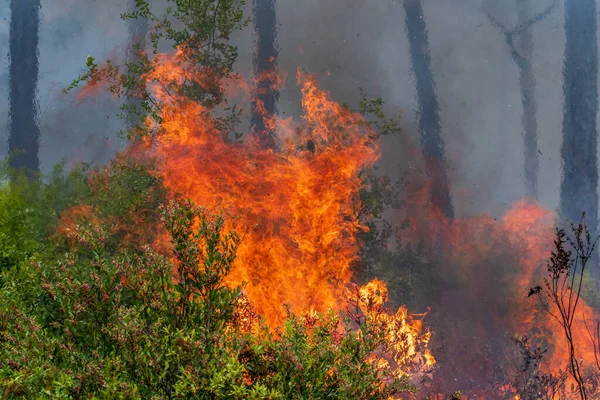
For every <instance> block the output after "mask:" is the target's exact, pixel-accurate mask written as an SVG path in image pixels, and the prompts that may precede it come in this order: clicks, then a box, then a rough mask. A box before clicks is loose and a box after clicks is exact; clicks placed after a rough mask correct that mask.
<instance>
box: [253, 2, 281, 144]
mask: <svg viewBox="0 0 600 400" xmlns="http://www.w3.org/2000/svg"><path fill="white" fill-rule="evenodd" d="M252 14H253V19H254V31H255V33H256V38H257V39H256V52H255V54H254V71H255V74H256V78H257V91H256V93H255V94H254V101H253V104H252V118H251V123H252V126H253V127H254V137H255V138H256V140H257V141H258V143H259V144H260V146H261V147H264V148H273V147H274V146H275V139H274V132H273V131H272V129H271V128H270V127H269V126H268V124H267V121H266V119H267V118H268V116H272V115H275V114H276V113H277V100H278V99H279V91H278V89H277V80H276V68H277V56H278V54H279V51H278V49H277V46H276V38H277V15H276V14H275V0H254V1H253V4H252Z"/></svg>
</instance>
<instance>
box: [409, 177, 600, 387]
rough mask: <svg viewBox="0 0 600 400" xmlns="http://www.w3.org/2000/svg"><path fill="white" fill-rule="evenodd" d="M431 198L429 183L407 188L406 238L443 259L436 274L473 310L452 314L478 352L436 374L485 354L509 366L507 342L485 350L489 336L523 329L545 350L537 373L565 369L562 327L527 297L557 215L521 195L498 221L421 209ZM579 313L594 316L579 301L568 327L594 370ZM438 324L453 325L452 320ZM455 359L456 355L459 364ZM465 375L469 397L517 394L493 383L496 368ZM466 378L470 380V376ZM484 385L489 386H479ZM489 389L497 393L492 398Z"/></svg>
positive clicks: (451, 375) (451, 376)
mask: <svg viewBox="0 0 600 400" xmlns="http://www.w3.org/2000/svg"><path fill="white" fill-rule="evenodd" d="M428 196H429V187H428V186H427V185H421V186H415V187H414V188H412V191H411V196H410V197H409V203H410V206H409V211H408V213H409V214H408V215H409V223H410V224H409V226H410V230H409V232H408V236H411V235H412V237H409V240H412V241H417V242H418V241H419V240H421V239H425V241H426V242H428V243H429V244H430V246H431V248H432V250H431V251H432V252H433V253H435V254H437V256H438V257H440V261H439V262H440V263H441V265H440V267H439V270H440V274H442V276H444V277H447V278H448V279H450V280H451V282H455V284H458V285H459V287H461V292H459V293H458V295H459V296H464V299H466V300H463V301H465V305H463V304H461V303H458V302H457V304H456V305H455V307H457V308H462V307H465V306H466V307H470V308H473V311H471V312H472V313H474V315H463V314H461V311H460V310H454V311H452V313H455V314H456V315H460V316H461V318H469V319H470V320H471V321H472V322H470V324H471V325H470V330H469V331H467V332H466V333H465V334H466V335H469V337H470V339H471V340H472V341H473V343H472V344H471V345H470V350H471V351H472V352H473V353H480V354H479V355H478V356H474V357H473V356H471V357H461V356H458V357H456V356H450V357H451V358H453V359H452V360H442V361H441V362H442V367H443V366H444V362H446V363H448V362H451V363H454V364H452V365H453V366H451V367H448V368H452V369H453V370H454V371H450V372H449V371H448V370H440V371H439V374H438V378H439V377H440V374H441V375H444V374H448V376H447V377H446V379H447V380H449V381H450V380H452V381H454V380H455V378H456V376H457V375H458V374H461V372H460V371H462V370H467V369H468V364H469V363H470V361H469V360H471V359H472V358H475V359H477V358H479V359H484V360H486V361H485V362H486V363H488V364H491V365H502V363H506V362H507V359H506V354H508V353H509V352H510V346H511V343H510V341H509V340H505V341H504V342H505V348H504V349H502V348H496V350H493V349H492V350H489V349H488V347H490V346H491V345H490V343H493V342H494V341H495V342H496V343H498V342H499V341H498V339H497V337H498V336H502V335H504V336H505V337H507V338H508V337H509V335H512V334H513V333H515V332H517V333H519V334H521V335H524V334H527V335H529V336H530V337H532V339H535V341H536V343H540V344H541V345H542V346H544V347H547V348H548V352H547V353H545V354H544V358H543V362H542V366H541V372H542V373H551V374H554V375H555V376H557V375H559V374H561V373H564V371H566V370H567V364H568V361H569V348H568V345H567V342H566V340H565V338H564V332H563V328H562V326H561V325H560V324H559V323H558V322H557V321H556V320H555V319H554V318H553V317H551V316H549V315H548V313H547V312H546V310H545V309H544V308H543V307H542V306H541V304H540V303H539V301H538V300H537V299H536V298H528V292H529V289H530V288H532V287H534V286H536V285H538V284H540V283H541V281H542V279H543V278H544V277H545V276H546V275H547V271H546V263H547V260H548V258H549V257H550V255H551V251H552V248H553V240H554V238H555V227H556V223H557V220H558V216H557V215H556V214H555V213H554V212H551V211H550V210H547V209H544V208H543V207H541V206H540V205H539V204H538V203H537V202H535V201H531V200H525V199H524V200H520V201H517V202H516V203H515V204H514V205H513V206H512V208H511V209H510V210H508V211H507V212H506V213H505V215H504V216H502V217H501V218H494V217H493V216H491V215H485V214H484V215H478V216H470V217H462V218H455V219H448V218H446V217H445V216H444V215H443V214H442V213H441V212H440V211H439V210H437V209H435V208H434V207H427V206H426V205H427V204H428V201H427V200H424V199H427V197H428ZM423 205H425V206H423ZM453 300H455V299H453ZM479 310H481V312H480V311H479ZM584 317H585V321H587V323H588V325H590V321H592V322H591V324H592V325H593V324H595V323H596V321H598V320H599V319H598V318H599V316H598V315H597V313H596V312H595V311H594V310H593V309H592V308H591V307H590V306H589V305H588V304H587V303H586V302H585V301H583V300H580V303H579V305H578V308H577V311H576V316H575V321H574V324H573V327H572V328H573V340H574V342H576V343H577V357H578V359H581V360H582V365H584V366H586V367H595V358H594V351H593V345H592V342H591V339H590V334H589V332H588V328H587V327H586V324H585V321H584ZM458 322H459V321H458ZM443 323H445V324H448V327H449V330H450V331H451V330H452V324H453V323H454V322H453V321H451V320H450V321H448V322H443ZM446 329H448V328H446ZM590 329H593V326H592V327H591V328H590ZM459 332H460V331H459ZM441 334H442V335H447V336H450V334H451V333H450V332H446V331H444V330H443V331H442V332H441ZM448 341H449V343H451V345H452V344H460V345H462V342H464V336H463V337H460V336H458V337H454V338H452V337H449V339H448ZM452 354H454V353H452ZM456 358H459V361H458V362H457V361H456V360H455V359H456ZM462 358H464V360H461V359H462ZM488 360H489V361H488ZM517 362H518V361H517ZM484 365H485V363H484ZM505 368H506V369H505V370H506V371H508V375H506V376H509V375H510V374H511V373H518V372H517V371H512V370H511V368H514V366H511V365H507V366H506V367H505ZM457 369H458V371H457ZM511 371H512V372H511ZM457 372H458V374H457ZM466 375H467V377H466V379H465V381H466V382H473V381H474V383H473V384H472V385H473V386H474V388H473V390H471V391H469V392H468V393H469V397H468V398H489V397H490V396H491V397H494V396H496V395H497V394H498V393H515V392H514V390H513V388H511V387H510V385H507V384H506V383H505V382H506V381H504V382H502V380H501V381H496V382H495V381H494V379H496V377H495V376H494V375H497V374H496V372H494V371H489V372H484V371H482V370H480V369H477V370H476V371H472V372H471V371H467V372H466ZM468 375H470V376H468ZM474 376H475V377H474ZM470 378H473V381H469V379H470ZM502 379H506V378H502ZM450 384H452V382H450ZM486 384H487V385H489V386H488V387H487V388H486V389H483V388H484V387H485V385H486ZM467 385H471V384H470V383H466V385H465V386H467ZM566 385H567V386H570V380H568V379H567V381H566ZM449 389H450V388H449ZM491 391H495V392H494V393H496V394H494V395H491V394H490V393H491ZM482 393H483V394H482ZM471 396H472V397H471ZM517 398H518V397H517Z"/></svg>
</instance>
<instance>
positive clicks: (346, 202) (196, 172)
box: [147, 55, 378, 324]
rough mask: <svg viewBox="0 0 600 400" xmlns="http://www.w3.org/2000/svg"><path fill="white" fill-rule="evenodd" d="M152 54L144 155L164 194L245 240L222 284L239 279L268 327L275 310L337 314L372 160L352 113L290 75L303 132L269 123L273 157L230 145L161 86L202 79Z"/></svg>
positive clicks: (371, 148) (194, 108) (190, 105)
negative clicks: (151, 141) (297, 87)
mask: <svg viewBox="0 0 600 400" xmlns="http://www.w3.org/2000/svg"><path fill="white" fill-rule="evenodd" d="M161 57H162V60H161V63H160V65H161V67H160V68H157V69H156V70H155V71H154V72H153V73H152V74H151V75H149V76H147V80H148V82H149V87H150V88H151V89H152V90H153V92H154V94H155V95H156V96H157V98H158V99H159V100H160V101H161V108H162V118H163V120H162V122H161V124H160V126H157V125H153V124H152V123H150V127H151V128H153V129H156V130H157V132H158V135H157V142H156V146H152V147H150V148H149V150H150V151H151V152H152V154H153V155H155V156H158V159H159V160H160V168H159V169H158V170H157V171H156V173H157V174H158V175H160V176H161V177H162V178H163V181H164V184H165V186H166V187H167V188H169V189H170V190H172V191H173V192H174V193H177V194H179V195H182V196H184V197H188V198H190V199H191V200H192V201H194V202H195V203H197V204H202V205H204V206H206V207H208V209H209V210H212V211H218V210H223V212H225V213H226V214H227V215H228V216H229V217H228V218H227V220H228V226H227V228H228V229H235V230H237V231H238V232H240V233H241V234H242V235H243V236H244V238H243V241H242V243H241V245H240V246H239V248H238V251H237V260H236V261H235V264H234V268H233V270H232V272H231V274H230V276H229V277H228V283H229V284H231V285H239V284H242V283H243V282H245V283H246V286H245V289H244V290H245V293H246V294H247V296H248V298H249V300H250V302H251V303H252V305H253V306H254V307H255V308H256V310H257V311H258V313H259V314H261V315H263V316H265V317H266V319H267V320H268V321H269V322H270V323H272V324H277V323H279V322H281V321H282V320H283V318H284V317H285V307H284V304H288V305H289V306H291V309H292V310H293V311H294V312H296V313H299V314H302V313H305V312H307V311H309V310H316V311H320V312H324V311H327V310H328V309H333V310H339V309H340V307H341V306H342V305H343V303H344V301H343V300H344V298H345V296H344V295H345V291H346V289H347V284H348V283H349V282H350V278H351V270H350V267H351V263H352V262H353V261H355V260H356V259H357V254H358V245H357V243H356V240H355V234H356V233H357V232H358V230H359V229H362V227H361V226H360V224H359V222H358V213H359V210H360V201H359V198H358V191H359V188H360V185H361V182H360V179H359V178H358V173H359V171H360V170H361V169H362V168H364V167H367V166H370V165H372V164H373V163H374V162H375V161H376V159H377V157H378V150H377V148H376V146H375V145H374V144H373V143H372V141H371V139H370V138H369V132H368V130H367V129H366V128H365V127H364V124H360V122H361V117H360V116H359V115H357V114H354V113H352V112H349V111H348V110H346V109H345V108H343V107H341V106H340V105H338V104H337V103H335V102H333V101H331V100H330V99H329V95H328V94H327V93H325V92H323V91H321V90H319V89H318V88H317V86H316V82H315V80H314V79H313V78H312V77H311V76H309V75H306V74H303V73H301V72H298V74H297V77H298V81H299V82H300V84H301V88H302V96H303V97H302V100H303V106H304V109H305V111H306V115H305V116H304V118H303V121H302V124H301V125H302V129H300V130H297V131H294V132H290V131H289V128H290V126H291V124H290V122H289V121H281V120H279V119H277V118H275V121H274V122H275V128H276V129H277V133H278V135H279V137H285V138H287V140H286V143H284V144H283V145H282V146H281V150H280V151H272V150H263V149H259V148H256V146H255V145H254V144H253V143H247V144H242V145H240V144H230V143H227V142H226V141H224V140H223V139H222V137H221V132H219V131H218V130H217V129H216V128H215V126H214V124H213V121H212V120H211V118H210V116H209V115H208V110H206V109H204V108H203V107H202V106H201V105H199V104H197V103H194V102H191V101H187V100H185V99H183V98H178V97H173V95H172V93H168V92H167V91H166V90H165V87H166V83H169V82H172V81H178V82H183V81H184V80H189V79H194V80H202V79H203V77H202V76H200V77H198V76H195V75H194V73H193V71H192V72H190V70H188V69H186V68H185V65H183V62H181V60H180V58H179V57H178V55H176V56H174V57H169V56H164V55H163V56H161ZM153 82H154V83H153ZM156 82H159V84H156Z"/></svg>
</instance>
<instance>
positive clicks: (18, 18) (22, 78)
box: [8, 0, 41, 176]
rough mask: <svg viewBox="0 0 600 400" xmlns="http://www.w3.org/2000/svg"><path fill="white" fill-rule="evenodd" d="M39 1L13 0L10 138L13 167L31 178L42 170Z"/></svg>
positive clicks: (9, 146) (9, 145)
mask: <svg viewBox="0 0 600 400" xmlns="http://www.w3.org/2000/svg"><path fill="white" fill-rule="evenodd" d="M40 7H41V6H40V0H11V2H10V11H11V21H10V50H9V51H10V89H9V90H10V92H9V98H10V136H9V139H8V148H9V152H10V154H11V156H12V159H11V165H12V166H13V167H15V168H23V169H24V170H25V171H26V172H27V173H28V175H29V176H32V174H34V173H35V172H37V171H39V136H40V130H39V127H38V124H37V110H38V106H37V100H36V95H37V82H38V70H39V67H38V54H39V53H38V39H39V36H38V34H39V22H40V16H39V10H40Z"/></svg>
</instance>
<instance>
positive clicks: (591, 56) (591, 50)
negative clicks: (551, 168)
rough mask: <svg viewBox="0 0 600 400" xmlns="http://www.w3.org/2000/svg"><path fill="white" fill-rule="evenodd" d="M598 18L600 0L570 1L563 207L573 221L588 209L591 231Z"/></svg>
mask: <svg viewBox="0 0 600 400" xmlns="http://www.w3.org/2000/svg"><path fill="white" fill-rule="evenodd" d="M596 18H597V15H596V0H567V1H566V3H565V33H566V45H565V56H564V66H563V75H564V114H563V143H562V148H561V155H562V160H563V164H564V171H563V179H562V185H561V193H560V194H561V196H560V197H561V198H560V208H561V212H562V214H563V216H564V217H567V218H569V219H571V220H572V221H573V222H577V221H579V218H580V217H581V213H582V212H585V213H586V220H585V221H586V224H587V225H588V227H589V229H590V232H591V233H592V235H595V234H596V233H597V221H598V156H597V154H596V153H597V149H596V146H597V132H596V112H597V108H598V90H597V75H598V50H597V39H596Z"/></svg>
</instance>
